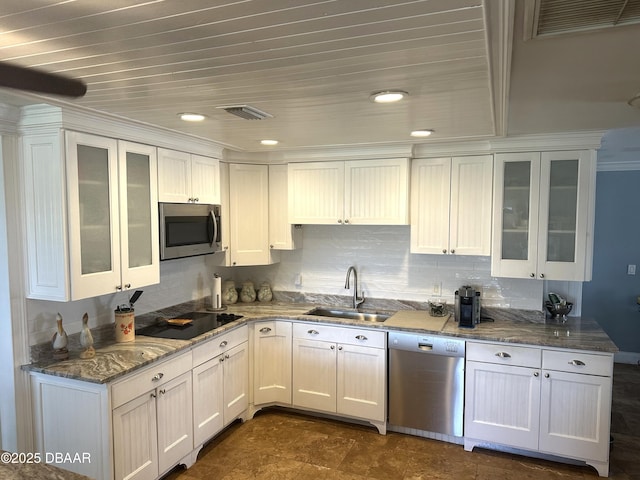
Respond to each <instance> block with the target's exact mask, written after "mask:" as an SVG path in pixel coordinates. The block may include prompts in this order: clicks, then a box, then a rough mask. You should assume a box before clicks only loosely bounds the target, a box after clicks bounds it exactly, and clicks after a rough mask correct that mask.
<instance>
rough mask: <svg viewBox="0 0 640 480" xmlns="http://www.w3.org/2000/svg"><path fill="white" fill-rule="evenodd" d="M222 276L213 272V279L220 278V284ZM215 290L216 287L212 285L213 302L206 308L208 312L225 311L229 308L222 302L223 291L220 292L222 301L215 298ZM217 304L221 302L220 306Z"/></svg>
mask: <svg viewBox="0 0 640 480" xmlns="http://www.w3.org/2000/svg"><path fill="white" fill-rule="evenodd" d="M221 278H222V277H221V276H220V275H218V274H217V273H214V274H213V279H214V280H218V284H220V282H221ZM219 279H220V280H219ZM214 290H215V288H214V287H212V289H211V302H210V303H209V305H207V306H206V310H207V311H208V312H223V311H225V310H226V309H227V306H226V305H223V304H222V291H221V290H220V291H219V293H218V296H219V297H220V301H219V302H216V301H215V299H214V298H213V297H214ZM216 304H219V305H220V307H216V306H215V305H216Z"/></svg>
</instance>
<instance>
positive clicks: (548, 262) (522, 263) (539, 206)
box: [491, 150, 596, 281]
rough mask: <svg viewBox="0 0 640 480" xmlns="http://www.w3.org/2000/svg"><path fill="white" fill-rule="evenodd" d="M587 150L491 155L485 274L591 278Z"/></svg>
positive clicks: (590, 155) (591, 157)
mask: <svg viewBox="0 0 640 480" xmlns="http://www.w3.org/2000/svg"><path fill="white" fill-rule="evenodd" d="M595 167H596V157H595V153H594V152H593V151H589V150H583V151H560V152H543V153H539V152H534V153H513V154H511V153H505V154H498V155H496V170H495V186H496V187H495V192H494V195H495V204H494V212H493V225H494V240H493V252H492V263H491V274H492V275H494V276H497V277H514V278H538V279H546V280H569V281H587V280H590V279H591V258H592V250H593V220H594V204H595V202H594V199H595V195H594V193H595V173H596V168H595Z"/></svg>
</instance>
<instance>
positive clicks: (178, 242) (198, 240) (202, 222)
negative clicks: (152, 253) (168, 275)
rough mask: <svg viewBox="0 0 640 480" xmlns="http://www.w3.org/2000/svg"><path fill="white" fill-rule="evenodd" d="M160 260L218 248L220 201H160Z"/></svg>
mask: <svg viewBox="0 0 640 480" xmlns="http://www.w3.org/2000/svg"><path fill="white" fill-rule="evenodd" d="M158 206H159V212H160V222H159V224H160V260H169V259H172V258H182V257H192V256H194V255H208V254H210V253H215V252H218V251H220V250H221V245H220V205H205V204H198V203H160V204H159V205H158Z"/></svg>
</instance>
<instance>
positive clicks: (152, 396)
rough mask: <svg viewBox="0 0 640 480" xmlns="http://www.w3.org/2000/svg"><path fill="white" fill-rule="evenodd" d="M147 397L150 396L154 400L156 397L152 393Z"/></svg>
mask: <svg viewBox="0 0 640 480" xmlns="http://www.w3.org/2000/svg"><path fill="white" fill-rule="evenodd" d="M149 396H150V397H151V398H156V397H157V395H156V394H155V393H153V392H151V395H149Z"/></svg>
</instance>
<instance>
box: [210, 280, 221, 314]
mask: <svg viewBox="0 0 640 480" xmlns="http://www.w3.org/2000/svg"><path fill="white" fill-rule="evenodd" d="M211 306H212V307H213V308H222V277H220V275H218V274H217V273H216V274H215V275H214V276H213V279H212V280H211Z"/></svg>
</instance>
